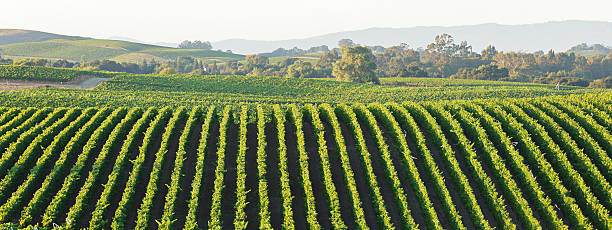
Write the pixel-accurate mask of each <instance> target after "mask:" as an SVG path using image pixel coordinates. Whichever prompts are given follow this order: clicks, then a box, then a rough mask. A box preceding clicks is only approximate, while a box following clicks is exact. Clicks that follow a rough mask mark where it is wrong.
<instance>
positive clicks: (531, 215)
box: [0, 94, 612, 229]
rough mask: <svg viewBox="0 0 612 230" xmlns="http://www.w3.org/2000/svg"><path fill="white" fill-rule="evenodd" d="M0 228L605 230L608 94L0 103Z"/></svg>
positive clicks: (611, 223)
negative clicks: (133, 104) (137, 104)
mask: <svg viewBox="0 0 612 230" xmlns="http://www.w3.org/2000/svg"><path fill="white" fill-rule="evenodd" d="M0 152H2V157H1V159H0V223H2V225H0V226H1V227H4V228H8V227H9V226H12V227H27V226H37V227H38V228H41V227H42V228H49V229H50V228H54V227H57V226H61V227H63V228H64V229H81V228H89V229H150V228H159V229H231V228H235V229H246V228H249V229H252V228H260V229H296V228H297V229H304V228H311V229H321V228H322V229H360V228H361V229H369V228H372V229H394V228H395V229H414V228H426V229H494V228H496V229H610V228H612V217H611V216H612V215H611V214H610V211H612V199H611V197H612V196H611V193H612V188H611V187H610V183H611V182H612V174H611V173H612V161H611V157H612V154H611V153H612V97H610V96H609V94H600V95H590V96H565V97H548V98H546V97H545V98H540V99H504V100H495V99H491V100H486V101H484V100H477V101H451V102H425V103H412V102H406V103H402V104H399V103H387V104H379V103H373V104H367V105H365V104H359V103H357V104H354V105H350V106H349V105H343V104H339V105H329V104H321V105H317V106H315V105H312V104H306V105H301V106H296V105H288V106H280V105H257V106H252V107H249V106H212V105H210V106H196V107H189V108H188V107H177V108H169V107H166V108H97V107H92V108H41V109H36V108H9V107H4V108H0Z"/></svg>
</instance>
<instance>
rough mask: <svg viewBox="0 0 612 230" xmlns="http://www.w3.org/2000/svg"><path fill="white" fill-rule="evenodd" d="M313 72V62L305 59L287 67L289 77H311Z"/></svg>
mask: <svg viewBox="0 0 612 230" xmlns="http://www.w3.org/2000/svg"><path fill="white" fill-rule="evenodd" d="M313 73H314V69H313V68H312V64H310V63H309V62H305V61H296V62H295V63H293V64H292V65H290V66H289V67H288V68H287V77H292V78H306V77H311V76H312V74H313Z"/></svg>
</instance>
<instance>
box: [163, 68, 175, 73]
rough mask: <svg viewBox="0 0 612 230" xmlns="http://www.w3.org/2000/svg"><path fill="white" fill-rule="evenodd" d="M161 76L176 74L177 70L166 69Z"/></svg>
mask: <svg viewBox="0 0 612 230" xmlns="http://www.w3.org/2000/svg"><path fill="white" fill-rule="evenodd" d="M159 74H176V70H175V69H174V68H165V69H163V70H162V71H160V72H159Z"/></svg>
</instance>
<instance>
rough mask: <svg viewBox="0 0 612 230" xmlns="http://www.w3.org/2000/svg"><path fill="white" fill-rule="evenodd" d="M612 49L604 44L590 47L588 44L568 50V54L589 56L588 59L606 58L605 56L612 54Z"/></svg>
mask: <svg viewBox="0 0 612 230" xmlns="http://www.w3.org/2000/svg"><path fill="white" fill-rule="evenodd" d="M610 49H612V48H611V47H607V46H605V45H602V44H593V45H590V46H589V45H587V44H586V43H582V44H580V45H577V46H574V47H572V48H570V49H569V50H567V52H571V53H575V54H577V55H582V56H587V57H590V56H595V55H604V56H605V55H608V54H610Z"/></svg>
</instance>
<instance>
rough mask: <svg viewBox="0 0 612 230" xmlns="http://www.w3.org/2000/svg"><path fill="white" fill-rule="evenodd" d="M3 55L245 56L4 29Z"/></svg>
mask: <svg viewBox="0 0 612 230" xmlns="http://www.w3.org/2000/svg"><path fill="white" fill-rule="evenodd" d="M0 54H2V55H3V56H7V57H10V58H17V59H19V58H48V59H66V60H68V61H73V62H77V61H81V60H84V61H91V60H101V59H110V60H114V61H119V62H132V63H137V62H142V61H143V60H148V61H151V60H155V61H157V62H165V61H168V60H172V59H176V58H177V57H179V56H193V57H195V58H202V59H206V60H211V61H212V60H216V61H221V62H222V61H226V60H242V59H243V58H244V56H242V55H238V54H231V53H226V52H221V51H214V50H201V49H177V48H169V47H163V46H157V45H149V44H142V43H136V42H129V41H119V40H106V39H92V38H85V37H75V36H65V35H58V34H51V33H44V32H38V31H28V30H0Z"/></svg>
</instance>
